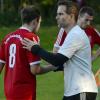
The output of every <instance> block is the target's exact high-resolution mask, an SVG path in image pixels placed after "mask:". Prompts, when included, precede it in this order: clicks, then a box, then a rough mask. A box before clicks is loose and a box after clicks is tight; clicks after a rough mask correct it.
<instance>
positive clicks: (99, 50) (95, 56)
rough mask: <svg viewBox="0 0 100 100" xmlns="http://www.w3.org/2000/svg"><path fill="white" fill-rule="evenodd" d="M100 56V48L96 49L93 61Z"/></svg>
mask: <svg viewBox="0 0 100 100" xmlns="http://www.w3.org/2000/svg"><path fill="white" fill-rule="evenodd" d="M99 56H100V48H99V49H98V50H97V51H96V53H95V54H93V55H92V61H94V60H95V59H96V58H97V57H99Z"/></svg>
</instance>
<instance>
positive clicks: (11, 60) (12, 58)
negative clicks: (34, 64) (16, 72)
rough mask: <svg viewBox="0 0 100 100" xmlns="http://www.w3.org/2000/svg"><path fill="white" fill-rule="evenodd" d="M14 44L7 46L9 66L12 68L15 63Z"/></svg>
mask: <svg viewBox="0 0 100 100" xmlns="http://www.w3.org/2000/svg"><path fill="white" fill-rule="evenodd" d="M15 54H16V44H11V45H10V48H9V67H10V68H13V67H14V64H15Z"/></svg>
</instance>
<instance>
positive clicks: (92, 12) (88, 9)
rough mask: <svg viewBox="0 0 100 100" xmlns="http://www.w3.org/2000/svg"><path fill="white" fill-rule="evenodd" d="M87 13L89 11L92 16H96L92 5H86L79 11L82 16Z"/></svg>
mask: <svg viewBox="0 0 100 100" xmlns="http://www.w3.org/2000/svg"><path fill="white" fill-rule="evenodd" d="M85 13H87V14H88V15H90V16H94V10H93V9H92V8H91V7H88V6H85V7H82V8H81V9H80V11H79V15H80V16H83V15H84V14H85Z"/></svg>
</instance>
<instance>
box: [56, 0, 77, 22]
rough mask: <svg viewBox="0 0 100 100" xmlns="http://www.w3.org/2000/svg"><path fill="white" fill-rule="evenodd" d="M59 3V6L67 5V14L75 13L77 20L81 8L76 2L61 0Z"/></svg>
mask: <svg viewBox="0 0 100 100" xmlns="http://www.w3.org/2000/svg"><path fill="white" fill-rule="evenodd" d="M57 5H58V6H60V5H64V6H66V13H67V14H74V15H75V20H76V21H77V18H78V11H79V8H78V5H77V4H76V3H75V2H72V1H69V0H59V1H58V4H57Z"/></svg>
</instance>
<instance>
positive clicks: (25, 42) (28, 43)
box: [22, 38, 39, 51]
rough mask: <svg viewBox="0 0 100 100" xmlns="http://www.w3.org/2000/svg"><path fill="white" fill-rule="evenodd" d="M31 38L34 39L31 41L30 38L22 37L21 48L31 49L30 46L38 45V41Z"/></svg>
mask: <svg viewBox="0 0 100 100" xmlns="http://www.w3.org/2000/svg"><path fill="white" fill-rule="evenodd" d="M33 40H34V41H32V40H30V39H27V38H24V39H23V40H22V44H23V48H25V49H27V50H29V51H31V48H32V46H34V45H39V43H38V42H37V41H36V40H35V39H33Z"/></svg>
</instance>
